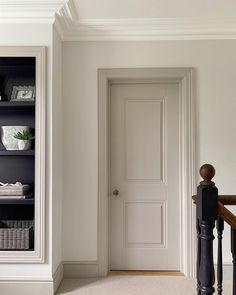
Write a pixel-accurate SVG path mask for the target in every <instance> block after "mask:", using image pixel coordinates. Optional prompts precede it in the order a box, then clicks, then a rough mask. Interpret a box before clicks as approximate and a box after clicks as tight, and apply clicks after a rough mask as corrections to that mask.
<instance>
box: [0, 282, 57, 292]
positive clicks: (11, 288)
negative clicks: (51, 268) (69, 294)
mask: <svg viewBox="0 0 236 295" xmlns="http://www.w3.org/2000/svg"><path fill="white" fill-rule="evenodd" d="M0 290H1V294H4V295H5V294H7V295H15V294H17V295H32V294H34V295H42V294H45V295H46V294H47V295H53V294H54V292H53V282H52V281H48V280H45V281H29V280H27V281H18V280H11V281H0Z"/></svg>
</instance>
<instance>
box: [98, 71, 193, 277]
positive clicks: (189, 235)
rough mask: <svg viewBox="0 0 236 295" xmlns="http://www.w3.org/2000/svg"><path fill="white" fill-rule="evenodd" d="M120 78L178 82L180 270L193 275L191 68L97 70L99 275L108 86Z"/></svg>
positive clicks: (103, 267) (104, 240)
mask: <svg viewBox="0 0 236 295" xmlns="http://www.w3.org/2000/svg"><path fill="white" fill-rule="evenodd" d="M121 80H123V81H124V80H129V81H132V80H140V82H141V81H142V82H143V81H148V82H163V81H165V82H173V81H174V82H177V83H178V84H179V89H180V91H179V97H180V132H179V139H180V154H179V158H180V171H179V172H180V183H179V196H180V229H181V228H182V230H180V249H181V253H180V271H181V272H182V273H184V275H185V276H187V277H194V276H195V257H196V254H195V253H196V238H195V237H196V234H195V233H196V230H195V221H194V220H195V210H194V207H193V203H192V199H191V196H192V195H193V194H194V192H195V188H196V173H195V159H196V157H195V101H194V96H193V69H192V68H135V69H122V68H116V69H98V249H97V251H98V274H99V276H106V275H107V274H108V272H109V200H108V196H109V104H110V103H109V102H110V86H111V84H112V83H114V82H117V81H121Z"/></svg>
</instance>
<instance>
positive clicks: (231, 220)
mask: <svg viewBox="0 0 236 295" xmlns="http://www.w3.org/2000/svg"><path fill="white" fill-rule="evenodd" d="M218 215H219V216H220V218H222V219H223V220H224V221H226V222H227V223H228V224H229V225H230V226H231V227H232V228H233V229H235V230H236V216H235V215H234V214H233V213H231V212H230V211H229V210H228V209H227V208H225V207H224V205H223V204H222V203H221V202H219V201H218Z"/></svg>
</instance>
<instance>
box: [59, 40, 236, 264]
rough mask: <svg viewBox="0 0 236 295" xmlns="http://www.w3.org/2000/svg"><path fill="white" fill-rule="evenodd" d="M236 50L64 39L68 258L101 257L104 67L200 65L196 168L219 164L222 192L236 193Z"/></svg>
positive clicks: (208, 44) (221, 45)
mask: <svg viewBox="0 0 236 295" xmlns="http://www.w3.org/2000/svg"><path fill="white" fill-rule="evenodd" d="M235 52H236V41H234V40H227V41H226V40H219V41H145V42H136V41H132V42H128V41H121V42H112V41H111V42H64V44H63V78H62V81H63V118H64V123H63V141H64V169H63V173H64V174H63V179H64V200H63V260H64V261H90V260H96V259H97V188H98V183H97V176H98V175H97V162H98V153H97V146H98V144H97V139H98V136H97V129H98V126H97V69H98V68H115V67H118V68H120V67H123V68H129V67H132V68H133V67H193V68H194V72H195V73H194V74H195V75H194V76H195V77H194V80H195V92H196V95H195V97H196V109H197V114H196V137H197V138H196V140H197V153H196V164H197V165H196V166H197V167H199V166H200V165H201V164H203V163H206V162H209V163H212V164H213V165H215V167H216V169H217V175H216V177H215V182H216V184H217V185H218V187H219V192H220V193H224V194H235V193H236V189H235V171H236V157H235V151H236V124H235V110H236V83H235V77H236V58H235ZM189 197H191V196H189ZM224 253H225V255H224V261H225V262H231V256H230V251H229V237H227V239H226V241H225V246H224Z"/></svg>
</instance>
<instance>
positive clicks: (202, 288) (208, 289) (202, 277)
mask: <svg viewBox="0 0 236 295" xmlns="http://www.w3.org/2000/svg"><path fill="white" fill-rule="evenodd" d="M200 175H201V177H202V178H203V181H201V183H200V185H199V186H198V188H197V199H196V205H197V220H198V226H199V239H200V241H199V243H198V244H199V247H200V249H199V259H198V271H197V275H198V278H197V279H198V293H197V294H200V295H210V294H213V293H214V292H215V289H214V287H213V286H214V283H215V271H214V263H213V240H214V236H213V229H214V227H215V223H216V220H217V207H218V206H217V204H218V190H217V188H216V187H215V183H214V182H213V181H211V179H212V178H213V177H214V175H215V169H214V167H213V166H211V165H210V164H205V165H203V166H202V167H201V168H200Z"/></svg>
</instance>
